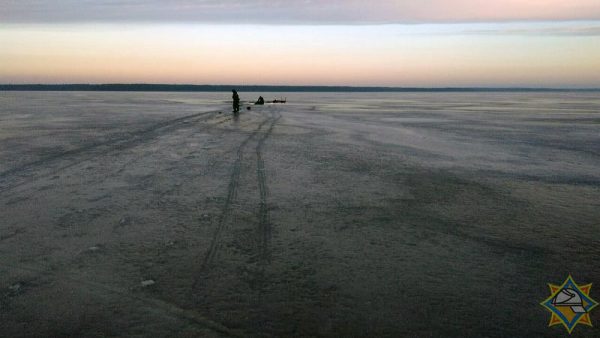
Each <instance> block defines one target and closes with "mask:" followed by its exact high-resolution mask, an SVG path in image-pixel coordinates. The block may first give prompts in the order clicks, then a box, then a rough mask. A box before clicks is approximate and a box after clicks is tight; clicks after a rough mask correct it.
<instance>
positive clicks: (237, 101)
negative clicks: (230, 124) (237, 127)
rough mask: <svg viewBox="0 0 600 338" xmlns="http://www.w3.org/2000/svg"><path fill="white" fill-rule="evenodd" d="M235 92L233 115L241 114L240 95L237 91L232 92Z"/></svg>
mask: <svg viewBox="0 0 600 338" xmlns="http://www.w3.org/2000/svg"><path fill="white" fill-rule="evenodd" d="M231 91H232V92H233V96H232V97H233V113H234V114H235V113H239V112H240V96H239V95H238V93H237V91H236V90H235V89H232V90H231Z"/></svg>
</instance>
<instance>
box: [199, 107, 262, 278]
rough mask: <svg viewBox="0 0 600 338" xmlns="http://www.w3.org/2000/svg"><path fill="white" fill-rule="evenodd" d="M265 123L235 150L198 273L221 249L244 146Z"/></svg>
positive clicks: (236, 187) (208, 264)
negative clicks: (221, 199)
mask: <svg viewBox="0 0 600 338" xmlns="http://www.w3.org/2000/svg"><path fill="white" fill-rule="evenodd" d="M267 122H269V118H267V119H265V120H264V121H262V122H261V123H260V124H259V126H258V127H257V128H256V129H255V130H254V131H253V132H252V133H251V134H250V135H249V136H248V137H247V138H246V139H244V141H242V143H241V144H240V145H239V146H238V148H237V151H236V154H237V157H236V159H235V162H234V163H233V166H232V169H231V176H230V179H229V185H228V187H227V197H226V199H225V203H224V204H223V207H222V208H221V214H220V215H219V218H218V221H217V227H216V229H215V232H214V234H213V238H212V240H211V243H210V246H209V248H208V251H207V252H206V254H205V256H204V259H203V261H202V265H201V267H200V272H203V271H206V270H207V269H208V268H209V267H210V266H211V265H212V263H213V262H214V260H215V257H216V255H217V252H218V251H219V248H220V247H221V235H222V232H223V228H224V227H225V223H226V222H227V220H228V219H229V216H230V213H231V205H232V204H233V202H234V201H235V198H236V195H237V189H238V186H239V179H240V173H241V166H242V161H243V158H244V149H245V148H246V145H247V144H248V142H250V140H252V139H253V138H254V137H255V136H256V135H257V134H258V133H259V132H260V130H261V129H262V127H263V126H264V125H265V124H267ZM197 283H198V280H196V281H195V282H194V286H196V284H197Z"/></svg>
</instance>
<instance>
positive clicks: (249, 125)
mask: <svg viewBox="0 0 600 338" xmlns="http://www.w3.org/2000/svg"><path fill="white" fill-rule="evenodd" d="M240 94H241V98H242V100H243V101H245V102H248V101H254V100H256V99H257V97H258V95H262V96H263V97H264V98H265V100H267V101H269V100H273V99H276V98H287V101H288V102H287V103H286V104H267V105H265V106H264V107H260V106H252V109H251V110H246V107H247V106H248V104H246V105H244V106H243V109H242V113H241V115H240V116H239V117H238V118H233V117H232V116H231V112H230V111H231V107H230V103H229V101H230V96H231V95H230V93H125V92H0V215H2V217H1V219H0V332H3V333H5V334H7V336H13V337H15V336H28V335H39V336H77V335H82V336H106V335H115V336H130V335H149V334H152V335H155V336H197V335H207V336H221V335H225V336H227V335H242V336H247V335H250V336H261V335H264V336H307V335H325V336H356V335H359V336H367V335H370V336H382V335H388V336H406V335H408V336H477V337H480V336H490V337H492V336H541V335H546V336H548V335H557V336H559V335H563V334H564V332H563V331H562V330H564V329H563V328H557V327H554V328H548V327H547V326H548V320H549V318H550V316H549V313H548V312H547V311H546V310H545V309H544V308H542V307H541V306H540V305H539V303H540V302H541V301H543V300H544V299H545V298H547V297H548V287H547V283H553V284H561V283H562V282H563V281H564V280H565V278H566V277H567V276H568V275H569V274H571V275H572V276H573V278H574V279H575V280H576V281H577V282H579V283H580V284H587V283H594V285H597V284H598V283H600V266H599V265H598V264H597V259H598V257H599V254H600V96H599V95H598V93H569V92H558V93H240ZM591 295H592V297H595V298H596V299H600V292H599V291H598V290H596V289H595V287H594V288H592V294H591ZM592 322H593V323H594V324H596V325H600V324H598V323H600V311H596V313H592ZM593 330H595V329H593V328H590V327H582V326H580V327H578V328H577V329H576V330H575V332H574V333H573V336H578V335H581V336H585V335H587V336H589V335H591V334H592V333H593Z"/></svg>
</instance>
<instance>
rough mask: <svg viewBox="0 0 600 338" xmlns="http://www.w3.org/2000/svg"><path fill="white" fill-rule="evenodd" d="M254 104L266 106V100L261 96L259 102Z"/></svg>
mask: <svg viewBox="0 0 600 338" xmlns="http://www.w3.org/2000/svg"><path fill="white" fill-rule="evenodd" d="M254 104H259V105H263V104H265V99H263V97H262V96H259V97H258V101H256V102H255V103H254Z"/></svg>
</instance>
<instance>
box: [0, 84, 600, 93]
mask: <svg viewBox="0 0 600 338" xmlns="http://www.w3.org/2000/svg"><path fill="white" fill-rule="evenodd" d="M232 89H236V90H238V91H244V92H367V93H369V92H371V93H372V92H564V91H575V92H592V91H600V88H589V89H565V88H475V87H473V88H458V87H455V88H418V87H414V88H410V87H350V86H248V85H187V84H183V85H175V84H4V85H0V91H28V90H32V91H107V92H109V91H119V92H227V91H231V90H232Z"/></svg>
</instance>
